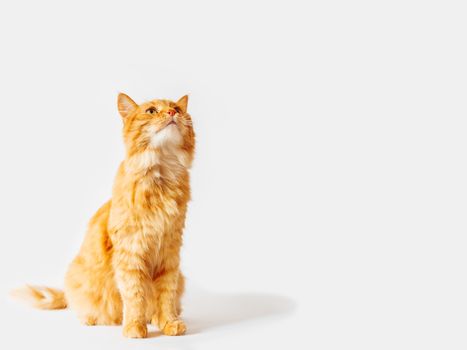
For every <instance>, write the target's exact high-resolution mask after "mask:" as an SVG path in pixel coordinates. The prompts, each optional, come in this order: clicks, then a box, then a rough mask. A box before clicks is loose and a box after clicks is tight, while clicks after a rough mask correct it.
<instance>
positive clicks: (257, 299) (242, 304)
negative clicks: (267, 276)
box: [183, 290, 295, 334]
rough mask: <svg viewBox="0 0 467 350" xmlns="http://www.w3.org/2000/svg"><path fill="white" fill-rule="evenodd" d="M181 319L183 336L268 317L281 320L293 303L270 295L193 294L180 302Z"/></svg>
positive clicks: (199, 292) (204, 292) (292, 308)
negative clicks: (280, 317)
mask: <svg viewBox="0 0 467 350" xmlns="http://www.w3.org/2000/svg"><path fill="white" fill-rule="evenodd" d="M183 304H184V312H183V318H184V319H185V321H186V323H187V328H188V332H187V334H196V333H204V332H207V331H209V330H211V329H213V328H217V327H221V326H229V325H232V324H237V323H242V322H246V321H252V320H256V319H260V318H266V317H272V316H284V315H287V314H290V313H291V312H293V310H294V309H295V302H294V301H293V300H292V299H290V298H287V297H284V296H280V295H273V294H246V293H244V294H215V293H210V292H206V291H202V290H196V291H193V293H192V294H191V295H188V296H186V298H184V302H183Z"/></svg>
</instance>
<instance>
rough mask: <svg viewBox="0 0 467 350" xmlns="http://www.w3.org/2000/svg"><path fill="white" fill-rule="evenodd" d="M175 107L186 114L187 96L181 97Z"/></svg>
mask: <svg viewBox="0 0 467 350" xmlns="http://www.w3.org/2000/svg"><path fill="white" fill-rule="evenodd" d="M177 106H178V107H180V109H181V110H182V112H183V113H186V110H187V108H188V95H185V96H183V97H182V98H180V99H179V100H178V101H177Z"/></svg>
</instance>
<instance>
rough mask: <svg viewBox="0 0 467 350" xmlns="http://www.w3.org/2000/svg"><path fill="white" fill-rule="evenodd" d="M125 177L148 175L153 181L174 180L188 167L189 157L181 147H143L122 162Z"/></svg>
mask: <svg viewBox="0 0 467 350" xmlns="http://www.w3.org/2000/svg"><path fill="white" fill-rule="evenodd" d="M123 166H124V171H125V174H126V177H129V178H133V179H135V178H142V177H150V178H152V179H153V180H155V181H176V180H177V178H178V177H180V176H181V175H182V174H185V173H186V172H187V171H188V167H189V158H188V155H187V154H186V152H185V151H183V150H181V149H151V148H148V149H145V150H142V151H140V152H136V153H134V154H132V155H128V156H127V157H126V159H125V160H124V162H123Z"/></svg>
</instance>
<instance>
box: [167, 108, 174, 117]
mask: <svg viewBox="0 0 467 350" xmlns="http://www.w3.org/2000/svg"><path fill="white" fill-rule="evenodd" d="M167 114H168V115H170V116H171V117H173V116H174V115H175V110H173V109H169V110H168V111H167Z"/></svg>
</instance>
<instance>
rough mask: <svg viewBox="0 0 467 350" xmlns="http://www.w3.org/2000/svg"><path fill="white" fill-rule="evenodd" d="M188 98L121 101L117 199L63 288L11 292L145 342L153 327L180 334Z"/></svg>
mask: <svg viewBox="0 0 467 350" xmlns="http://www.w3.org/2000/svg"><path fill="white" fill-rule="evenodd" d="M187 103H188V96H183V97H182V98H181V99H179V100H178V101H177V102H172V101H169V100H153V101H150V102H147V103H143V104H141V105H137V104H136V103H135V102H134V101H133V100H132V99H131V98H130V97H128V96H127V95H125V94H119V96H118V110H119V112H120V115H121V116H122V119H123V124H124V126H123V139H124V143H125V146H126V157H125V159H124V161H123V162H122V163H121V165H120V167H119V169H118V172H117V176H116V178H115V183H114V187H113V192H112V198H111V200H109V201H108V202H107V203H105V204H104V205H103V206H102V207H101V208H100V209H99V210H98V211H97V212H96V214H95V215H94V216H93V217H92V219H91V220H90V223H89V227H88V231H87V234H86V236H85V239H84V242H83V244H82V246H81V249H80V251H79V254H78V256H77V257H76V258H75V259H74V260H73V262H72V263H71V265H70V267H69V269H68V272H67V274H66V277H65V290H64V292H63V291H60V290H57V289H52V288H47V287H31V286H27V287H25V288H22V289H19V290H16V291H15V292H14V293H13V294H14V295H16V296H17V297H20V298H22V299H25V300H26V301H28V302H30V303H31V304H32V305H33V306H35V307H37V308H41V309H60V308H66V307H67V306H70V307H71V308H73V309H74V310H75V311H76V312H77V314H78V317H79V318H80V320H81V321H82V322H83V323H84V324H86V325H117V324H122V323H123V335H124V336H126V337H130V338H144V337H146V336H147V323H149V322H150V323H152V324H154V325H156V326H157V327H159V329H160V330H161V331H162V332H163V333H164V334H166V335H181V334H183V333H184V332H185V330H186V327H185V324H184V323H183V321H182V320H181V319H180V312H181V305H180V298H181V295H182V293H183V289H184V278H183V275H182V274H181V272H180V247H181V244H182V231H183V228H184V225H185V214H186V210H187V202H188V201H189V199H190V185H189V172H188V170H189V168H190V166H191V162H192V160H193V154H194V146H195V135H194V132H193V127H192V121H191V117H190V115H189V114H188V113H187Z"/></svg>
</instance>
